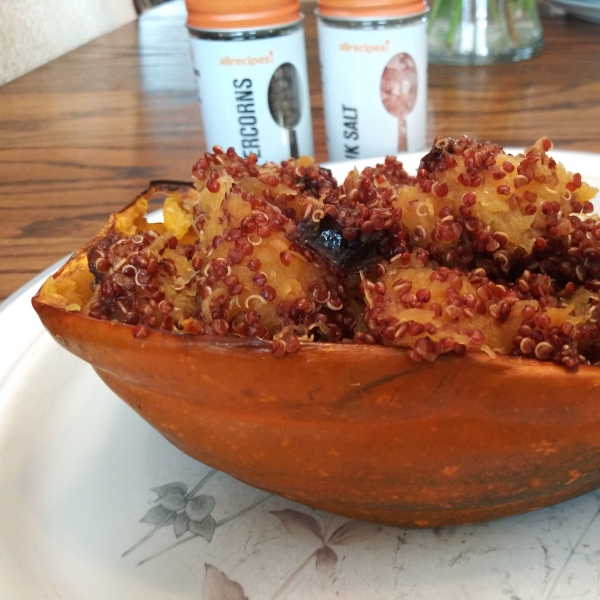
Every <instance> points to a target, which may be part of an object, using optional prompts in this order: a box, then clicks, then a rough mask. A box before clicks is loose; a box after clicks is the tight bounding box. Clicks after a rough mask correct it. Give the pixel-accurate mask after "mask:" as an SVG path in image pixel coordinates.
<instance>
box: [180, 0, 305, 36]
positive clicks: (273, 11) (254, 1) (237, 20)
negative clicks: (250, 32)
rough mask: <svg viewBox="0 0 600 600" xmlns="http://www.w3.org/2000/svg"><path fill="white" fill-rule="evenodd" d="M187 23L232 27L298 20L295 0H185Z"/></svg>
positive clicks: (253, 26)
mask: <svg viewBox="0 0 600 600" xmlns="http://www.w3.org/2000/svg"><path fill="white" fill-rule="evenodd" d="M185 5H186V8H187V12H188V21H187V23H188V26H189V27H192V28H195V29H212V30H231V29H255V28H260V29H262V28H265V27H277V26H279V25H285V24H286V23H293V22H294V21H298V20H300V17H301V15H300V3H299V2H298V0H185Z"/></svg>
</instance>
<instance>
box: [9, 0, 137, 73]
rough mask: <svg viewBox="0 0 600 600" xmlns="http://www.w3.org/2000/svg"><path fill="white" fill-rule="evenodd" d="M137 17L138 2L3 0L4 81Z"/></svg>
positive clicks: (109, 0)
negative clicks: (135, 3)
mask: <svg viewBox="0 0 600 600" xmlns="http://www.w3.org/2000/svg"><path fill="white" fill-rule="evenodd" d="M135 18H136V11H135V8H134V3H133V0H0V85H2V84H3V83H6V82H7V81H11V80H12V79H15V78H16V77H19V76H20V75H23V74H25V73H27V72H29V71H31V70H33V69H35V68H36V67H38V66H40V65H43V64H44V63H47V62H48V61H50V60H52V59H53V58H56V57H58V56H61V55H62V54H65V53H66V52H69V51H70V50H73V49H74V48H77V47H78V46H81V45H82V44H85V43H86V42H89V41H90V40H91V39H93V38H95V37H98V36H99V35H102V34H104V33H108V32H109V31H113V30H114V29H116V28H117V27H120V26H121V25H124V24H125V23H129V22H130V21H133V20H134V19H135Z"/></svg>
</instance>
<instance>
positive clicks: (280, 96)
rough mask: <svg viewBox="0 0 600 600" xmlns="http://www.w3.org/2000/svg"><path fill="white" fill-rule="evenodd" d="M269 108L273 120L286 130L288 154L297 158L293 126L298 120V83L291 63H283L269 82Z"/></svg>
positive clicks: (299, 113)
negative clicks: (288, 144)
mask: <svg viewBox="0 0 600 600" xmlns="http://www.w3.org/2000/svg"><path fill="white" fill-rule="evenodd" d="M268 99H269V110H270V111H271V116H272V117H273V119H274V120H275V122H276V123H277V124H278V125H279V126H280V127H283V128H284V129H287V130H288V133H289V136H290V156H292V157H293V158H298V157H299V156H300V155H299V153H298V140H297V139H296V132H295V131H294V127H296V125H298V123H299V122H300V116H301V106H300V83H299V81H298V71H297V70H296V67H295V66H294V65H293V64H291V63H283V64H282V65H280V66H279V67H277V69H276V70H275V73H273V76H272V77H271V81H270V82H269V98H268Z"/></svg>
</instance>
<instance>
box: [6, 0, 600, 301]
mask: <svg viewBox="0 0 600 600" xmlns="http://www.w3.org/2000/svg"><path fill="white" fill-rule="evenodd" d="M306 12H307V16H306V21H305V30H306V38H307V46H308V61H309V73H310V80H311V103H312V110H313V127H314V138H315V153H316V158H317V159H318V160H326V158H327V153H326V149H325V133H324V123H323V105H322V97H321V86H320V74H319V66H318V55H317V39H316V25H315V18H314V16H313V15H312V10H307V11H306ZM542 13H543V26H544V32H545V37H546V46H545V48H544V51H543V52H542V54H541V55H540V56H538V57H536V58H534V59H532V60H529V61H525V62H520V63H512V64H504V65H494V66H490V67H443V66H438V65H431V66H430V69H429V101H428V102H429V118H428V141H431V140H432V139H433V137H434V135H436V134H445V135H450V136H459V135H461V134H463V133H465V134H468V135H470V136H472V137H475V138H485V139H490V140H493V141H495V142H498V143H501V144H505V145H517V146H519V145H528V144H530V143H532V142H533V141H535V140H536V139H537V138H539V137H541V136H543V135H545V136H547V137H549V138H551V139H552V140H553V141H554V143H555V147H557V148H561V149H576V150H585V151H594V152H600V26H598V25H593V24H588V23H585V22H583V21H577V20H575V19H572V18H568V17H563V16H556V15H554V16H553V15H551V14H550V11H549V10H548V9H547V8H543V9H542ZM184 20H185V9H184V6H183V1H182V0H176V1H175V2H172V3H169V4H166V5H163V6H162V7H159V8H156V9H153V10H152V11H150V12H149V13H146V14H145V15H143V16H142V17H141V18H140V19H139V21H138V22H137V23H132V24H130V25H127V26H125V27H123V28H121V29H119V30H117V31H115V32H113V33H111V34H108V35H105V36H103V37H101V38H99V39H97V40H94V41H92V42H90V43H89V44H86V45H85V46H83V47H81V48H79V49H77V50H75V51H73V52H71V53H69V54H67V55H66V56H63V57H61V58H59V59H57V60H55V61H52V62H51V63H49V64H47V65H45V66H43V67H41V68H39V69H37V70H36V71H34V72H32V73H29V74H28V75H25V76H24V77H21V78H20V79H18V80H16V81H13V82H11V83H9V84H7V85H5V86H4V87H2V88H0V300H2V299H4V298H6V297H7V296H8V295H9V294H11V293H12V292H14V291H15V290H16V289H17V288H18V287H19V286H21V285H23V284H24V283H26V282H27V281H28V280H29V279H30V278H31V277H33V276H34V275H35V274H36V273H38V272H39V271H41V270H42V269H44V268H46V267H48V266H49V265H50V264H52V263H53V262H55V261H56V260H58V259H59V258H61V257H62V256H65V255H66V254H67V253H69V252H70V251H72V250H74V249H75V248H77V247H78V246H79V245H81V244H82V243H83V242H84V241H86V240H88V239H89V238H90V237H91V236H92V235H93V234H95V233H96V232H97V231H98V230H99V229H100V227H101V226H102V224H103V223H104V222H105V220H106V217H107V215H108V214H109V213H110V212H112V211H114V210H116V209H118V208H120V207H121V206H123V205H124V204H126V203H127V202H128V201H129V200H130V199H131V198H132V197H133V196H134V195H135V194H136V193H137V192H138V191H141V190H142V189H143V188H144V187H145V186H146V184H147V182H148V181H149V180H150V179H153V178H154V179H158V178H170V179H187V178H188V177H189V173H190V168H191V165H192V164H193V163H194V162H195V159H196V158H197V157H198V156H199V155H200V154H201V153H202V152H204V150H205V148H204V141H203V136H202V128H201V125H200V117H199V109H198V104H197V98H196V82H195V79H194V75H193V71H192V64H191V58H190V51H189V44H188V37H187V32H186V30H185V28H184V26H183V24H184Z"/></svg>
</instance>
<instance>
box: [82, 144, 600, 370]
mask: <svg viewBox="0 0 600 600" xmlns="http://www.w3.org/2000/svg"><path fill="white" fill-rule="evenodd" d="M551 147H552V144H551V142H550V141H549V140H548V139H546V138H542V139H541V140H539V141H538V142H536V143H535V144H534V145H533V146H531V147H530V148H528V149H526V150H525V151H524V152H523V153H522V154H518V155H516V156H513V155H510V154H506V153H505V152H504V150H503V149H502V148H501V147H500V146H497V145H494V144H491V143H489V142H486V143H478V142H476V141H474V140H471V139H469V138H468V137H463V138H461V139H459V140H453V139H450V138H447V137H438V138H436V140H435V141H434V144H433V147H432V148H431V150H430V151H429V152H428V153H427V154H426V155H425V156H424V157H423V158H422V159H421V162H420V165H419V168H418V170H417V172H416V174H409V173H407V172H406V170H405V169H404V167H403V165H402V163H401V162H399V161H398V160H397V159H396V158H394V157H387V158H386V159H385V162H384V163H383V164H377V165H375V166H374V167H368V168H366V169H364V170H363V171H362V172H358V171H357V170H353V171H351V172H350V173H348V175H347V176H346V178H345V180H344V181H343V182H341V183H339V184H338V182H336V180H335V179H334V178H333V177H332V174H331V171H329V170H328V169H325V168H323V167H321V166H319V165H317V164H315V163H313V161H312V159H310V158H307V157H302V158H300V159H289V160H287V161H283V162H282V163H281V164H275V163H267V164H265V165H262V166H261V165H258V163H257V157H256V156H255V155H250V156H249V157H248V158H242V157H240V156H238V155H237V154H236V152H235V151H234V150H233V149H232V148H230V149H229V150H227V151H224V150H223V149H221V148H219V147H215V148H214V149H213V152H212V153H206V154H205V155H204V157H203V158H201V159H200V160H199V161H198V162H197V163H196V164H195V165H194V167H193V170H192V175H193V178H194V187H193V188H192V187H190V188H189V189H185V190H184V189H182V188H178V189H175V188H174V191H173V192H172V193H170V194H168V195H167V197H166V199H165V202H164V208H163V214H164V223H159V224H154V223H148V222H147V221H146V220H145V219H143V218H142V219H138V221H137V222H136V223H135V224H132V226H131V227H129V228H124V227H121V228H120V230H117V229H116V228H114V227H113V228H112V229H111V230H109V231H107V232H105V235H104V236H103V237H102V238H101V239H99V240H97V241H96V243H95V244H94V246H93V247H92V248H91V249H90V250H89V253H88V265H89V270H90V272H91V274H92V275H93V282H92V284H91V287H92V297H91V298H90V299H89V301H88V302H87V303H86V304H85V306H83V307H81V310H82V312H83V313H84V314H87V315H89V316H90V317H93V318H96V319H103V320H111V321H117V322H120V323H125V324H128V325H130V326H131V327H132V335H133V336H134V337H136V338H144V337H145V336H146V335H147V334H148V331H149V330H152V329H154V330H163V331H168V332H173V333H175V334H182V335H197V336H237V337H243V338H260V339H262V340H265V341H267V342H268V343H269V344H270V346H271V351H272V352H273V354H274V355H275V356H277V357H283V356H285V355H286V354H290V353H294V352H297V351H298V350H299V349H300V348H301V344H302V343H319V342H321V343H322V342H329V343H339V344H380V345H386V346H398V347H400V348H405V349H406V350H407V351H408V353H409V356H410V357H411V358H412V359H413V360H415V361H422V360H426V361H433V360H435V359H436V358H437V357H438V356H440V355H442V354H452V353H454V354H459V355H460V354H464V353H466V352H486V353H487V354H489V355H490V356H496V355H510V356H516V357H519V356H522V357H525V358H530V359H534V360H539V361H546V362H554V363H557V364H560V365H562V366H564V367H565V368H566V369H567V370H569V371H576V370H577V369H578V367H579V365H582V364H583V365H600V297H599V295H598V294H599V292H600V220H599V218H598V217H597V216H595V215H592V214H591V213H592V210H593V206H592V204H591V200H592V199H593V198H594V196H595V195H596V193H597V190H596V189H594V188H592V187H590V186H588V185H587V184H586V183H584V182H582V181H581V176H580V175H579V174H578V173H574V174H573V173H569V172H567V171H566V170H565V169H564V167H563V166H562V165H560V164H559V163H557V162H556V161H555V160H554V159H553V158H551V156H549V155H548V151H549V150H550V149H551Z"/></svg>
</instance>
